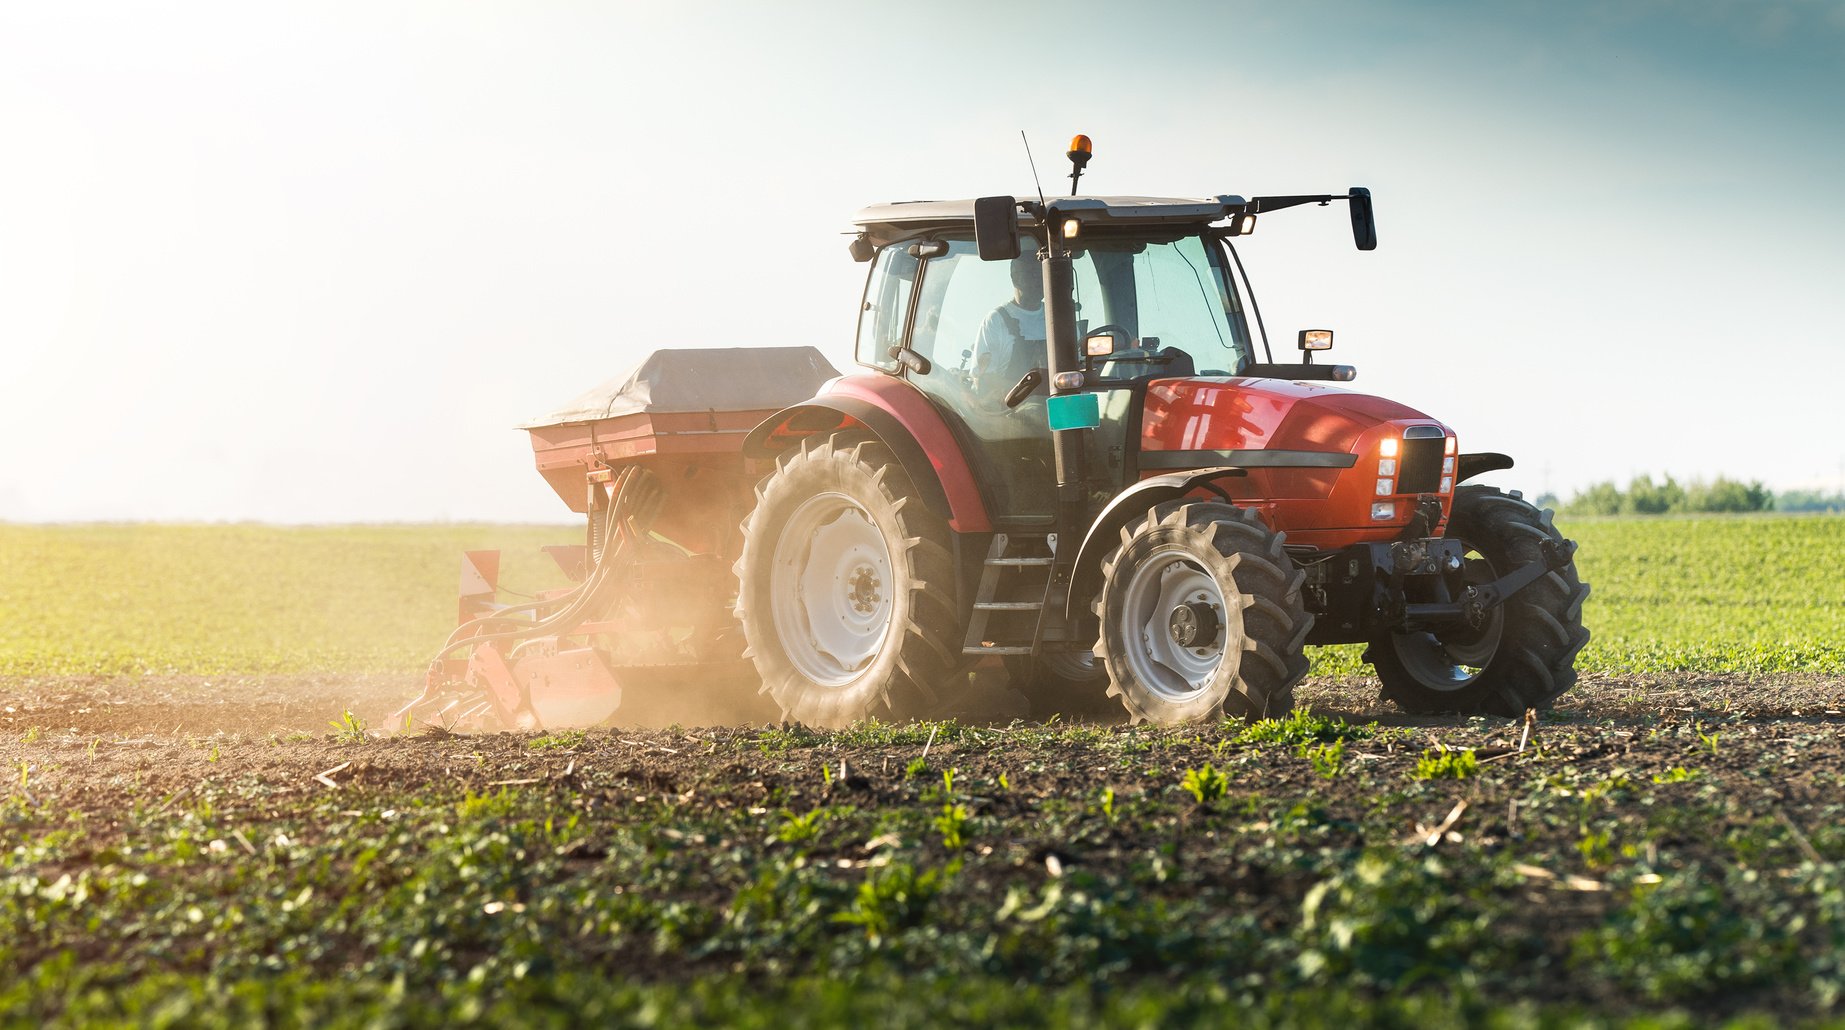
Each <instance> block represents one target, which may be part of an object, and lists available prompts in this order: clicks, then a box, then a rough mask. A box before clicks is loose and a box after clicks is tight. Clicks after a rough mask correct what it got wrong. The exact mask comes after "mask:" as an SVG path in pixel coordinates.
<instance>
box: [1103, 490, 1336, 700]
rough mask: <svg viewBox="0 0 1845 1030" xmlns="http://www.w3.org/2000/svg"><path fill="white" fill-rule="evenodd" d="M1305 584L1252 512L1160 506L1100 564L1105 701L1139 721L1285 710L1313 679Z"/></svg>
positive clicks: (1212, 505) (1207, 505) (1201, 505)
mask: <svg viewBox="0 0 1845 1030" xmlns="http://www.w3.org/2000/svg"><path fill="white" fill-rule="evenodd" d="M1304 578H1305V577H1304V576H1303V575H1302V573H1301V572H1300V571H1299V570H1298V569H1296V568H1295V567H1294V564H1293V562H1292V561H1290V560H1289V558H1288V555H1287V552H1286V551H1284V550H1283V549H1282V536H1281V534H1279V533H1276V532H1274V531H1272V530H1270V529H1269V528H1268V526H1267V525H1265V524H1264V523H1263V522H1262V519H1261V518H1260V517H1259V516H1258V515H1257V514H1256V513H1255V512H1254V511H1251V510H1249V509H1246V508H1238V507H1236V506H1235V505H1230V504H1220V503H1217V502H1214V501H1210V502H1189V503H1188V502H1185V501H1170V502H1167V503H1165V504H1162V505H1159V506H1158V507H1156V508H1154V509H1153V510H1152V511H1151V512H1149V513H1148V515H1147V517H1146V519H1145V520H1143V521H1142V522H1141V523H1140V524H1139V525H1138V526H1134V527H1131V528H1130V529H1128V530H1125V531H1124V532H1123V534H1122V544H1121V546H1120V547H1119V548H1117V549H1116V550H1115V552H1114V553H1113V554H1111V555H1109V556H1108V558H1107V559H1106V560H1105V561H1104V562H1103V564H1102V591H1101V594H1100V595H1099V596H1098V597H1097V598H1096V602H1095V613H1096V615H1097V617H1099V618H1100V619H1101V623H1102V634H1101V639H1100V640H1099V641H1098V642H1097V644H1096V652H1095V653H1096V656H1097V657H1098V658H1100V659H1101V660H1102V662H1103V664H1104V665H1105V666H1106V667H1107V669H1108V676H1109V680H1110V686H1109V690H1108V692H1109V694H1110V695H1112V696H1115V697H1118V698H1119V699H1120V701H1121V704H1122V706H1123V707H1125V708H1126V709H1127V713H1128V718H1129V719H1131V720H1132V721H1134V722H1140V721H1142V720H1145V721H1148V722H1154V723H1180V722H1194V721H1197V720H1200V719H1207V718H1211V717H1213V716H1215V715H1217V714H1218V713H1219V712H1220V711H1221V712H1223V713H1225V714H1228V715H1233V716H1239V717H1242V718H1251V719H1259V718H1265V717H1268V716H1275V715H1280V714H1282V713H1285V712H1287V711H1288V710H1290V709H1292V708H1293V707H1294V685H1295V684H1296V683H1298V682H1300V679H1301V677H1303V676H1305V675H1306V674H1307V657H1306V654H1305V652H1304V644H1305V643H1306V639H1307V631H1308V629H1309V628H1311V627H1312V625H1313V616H1311V615H1309V614H1307V611H1306V609H1305V608H1304V607H1303V605H1302V601H1301V582H1302V580H1303V579H1304Z"/></svg>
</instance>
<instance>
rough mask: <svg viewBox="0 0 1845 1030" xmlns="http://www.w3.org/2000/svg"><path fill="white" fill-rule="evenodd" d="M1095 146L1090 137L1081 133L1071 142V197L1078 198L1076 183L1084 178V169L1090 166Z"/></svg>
mask: <svg viewBox="0 0 1845 1030" xmlns="http://www.w3.org/2000/svg"><path fill="white" fill-rule="evenodd" d="M1094 150H1095V144H1093V143H1091V142H1089V137H1087V136H1084V135H1081V134H1080V133H1079V134H1078V135H1076V136H1075V137H1074V138H1072V139H1071V140H1070V153H1069V155H1068V156H1069V158H1070V196H1072V197H1074V196H1076V182H1077V180H1078V179H1081V178H1082V177H1083V169H1084V168H1086V167H1088V165H1089V155H1090V154H1091V153H1092V152H1094Z"/></svg>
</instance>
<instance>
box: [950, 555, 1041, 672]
mask: <svg viewBox="0 0 1845 1030" xmlns="http://www.w3.org/2000/svg"><path fill="white" fill-rule="evenodd" d="M1051 548H1052V541H1051V539H1050V536H1049V534H1044V533H1034V534H1017V533H995V534H993V543H992V544H991V545H990V546H989V547H988V548H987V557H986V561H985V562H984V563H983V567H982V569H981V572H980V587H979V590H978V591H977V592H976V593H975V595H974V613H973V618H971V619H969V620H968V623H967V638H966V639H965V640H964V641H962V644H961V653H962V654H967V655H989V654H994V655H1029V654H1031V653H1032V652H1033V651H1035V650H1037V640H1036V636H1037V632H1038V629H1037V627H1038V623H1039V619H1038V618H1037V613H1041V612H1042V611H1043V610H1044V591H1045V584H1046V583H1047V582H1049V580H1050V569H1051V562H1052V560H1053V559H1052V557H1051V553H1050V552H1051ZM1027 612H1029V613H1032V617H1031V618H1029V619H1024V618H1019V617H1017V616H1018V614H1019V613H1027Z"/></svg>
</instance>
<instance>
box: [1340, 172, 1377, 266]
mask: <svg viewBox="0 0 1845 1030" xmlns="http://www.w3.org/2000/svg"><path fill="white" fill-rule="evenodd" d="M1349 193H1350V196H1348V197H1347V198H1346V204H1347V206H1349V207H1350V208H1351V209H1352V242H1353V243H1356V244H1358V249H1359V250H1376V249H1377V218H1376V217H1375V216H1373V215H1372V213H1371V191H1370V190H1368V189H1365V188H1364V187H1363V186H1353V187H1352V188H1351V190H1350V191H1349Z"/></svg>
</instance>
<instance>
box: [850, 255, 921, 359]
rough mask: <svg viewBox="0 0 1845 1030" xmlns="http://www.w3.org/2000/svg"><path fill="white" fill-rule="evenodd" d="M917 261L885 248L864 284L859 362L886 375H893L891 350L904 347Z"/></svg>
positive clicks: (860, 313) (872, 266) (859, 335)
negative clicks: (904, 330)
mask: <svg viewBox="0 0 1845 1030" xmlns="http://www.w3.org/2000/svg"><path fill="white" fill-rule="evenodd" d="M916 263H917V262H916V259H915V258H914V257H911V256H910V253H909V250H908V249H907V248H906V247H904V246H902V245H896V246H890V247H885V248H884V249H883V250H880V251H878V257H877V260H876V261H874V262H872V265H871V277H870V278H869V279H868V280H866V282H865V303H864V307H863V309H862V310H861V311H860V312H859V319H858V355H857V356H858V361H859V364H861V365H871V366H873V367H875V368H881V369H883V370H885V371H886V372H893V371H896V368H897V361H896V359H895V358H892V357H891V348H893V347H897V346H900V345H901V344H902V343H903V327H904V324H905V323H906V322H907V321H908V320H909V315H910V292H911V287H913V286H914V285H915V284H916Z"/></svg>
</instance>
